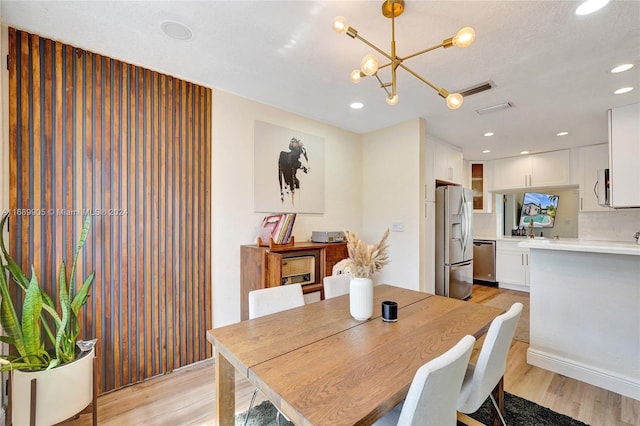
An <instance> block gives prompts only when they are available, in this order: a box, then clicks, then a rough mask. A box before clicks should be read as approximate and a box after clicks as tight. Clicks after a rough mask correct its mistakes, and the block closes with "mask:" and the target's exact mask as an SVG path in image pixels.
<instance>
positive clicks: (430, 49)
mask: <svg viewBox="0 0 640 426" xmlns="http://www.w3.org/2000/svg"><path fill="white" fill-rule="evenodd" d="M441 47H444V44H442V43H440V44H438V45H437V46H433V47H429V48H428V49H424V50H421V51H419V52H416V53H412V54H411V55H408V56H405V57H404V58H400V59H401V60H403V61H404V60H407V59H410V58H415V57H416V56H418V55H422V54H423V53H427V52H431V51H432V50H436V49H439V48H441Z"/></svg>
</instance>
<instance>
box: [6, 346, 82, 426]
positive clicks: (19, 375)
mask: <svg viewBox="0 0 640 426" xmlns="http://www.w3.org/2000/svg"><path fill="white" fill-rule="evenodd" d="M94 357H95V348H91V351H89V352H86V353H84V354H82V356H80V357H79V358H77V359H76V360H74V361H72V362H70V363H68V364H64V365H61V366H59V367H56V368H53V369H51V370H43V371H34V372H25V371H18V370H14V371H12V372H11V375H12V377H11V405H12V410H11V411H12V419H13V424H14V425H28V424H30V417H31V416H30V408H31V397H30V393H31V380H32V379H36V425H38V426H41V425H45V426H46V425H52V424H55V423H59V422H61V421H63V420H66V419H68V418H69V417H72V416H74V415H75V414H77V413H79V412H80V411H82V410H83V409H84V408H85V407H87V406H88V405H89V404H90V403H91V401H92V399H93V358H94Z"/></svg>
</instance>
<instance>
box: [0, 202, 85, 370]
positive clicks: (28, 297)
mask: <svg viewBox="0 0 640 426" xmlns="http://www.w3.org/2000/svg"><path fill="white" fill-rule="evenodd" d="M8 217H9V215H8V214H6V215H5V216H3V217H2V220H0V250H1V251H2V257H3V258H4V262H2V265H1V267H0V296H1V297H2V301H1V302H0V325H1V326H2V329H3V331H4V333H5V335H3V336H0V341H2V342H4V343H7V344H8V345H9V347H10V348H12V349H14V350H12V351H10V354H2V355H0V363H1V366H0V371H7V370H11V369H19V370H24V371H36V370H43V369H50V368H54V367H56V366H58V365H62V364H66V363H68V362H71V361H73V360H74V359H75V357H76V348H75V345H76V340H77V338H78V336H79V335H80V323H79V321H78V314H79V312H80V308H82V306H84V304H85V303H86V302H87V298H88V296H89V290H90V289H91V285H92V283H93V278H94V272H92V273H91V274H89V276H88V277H87V278H86V279H85V280H84V282H83V283H82V285H81V287H80V289H79V290H78V292H77V293H76V292H75V289H76V280H75V276H76V265H77V262H78V256H79V254H80V250H81V249H82V247H83V246H84V244H85V242H86V240H87V236H88V234H89V226H90V223H91V216H89V215H87V216H86V218H85V220H84V223H83V226H82V231H81V233H80V240H79V241H78V245H77V246H76V250H75V253H74V257H73V264H72V266H71V273H70V274H69V280H68V281H67V267H66V264H65V262H64V261H63V262H62V263H61V264H60V268H59V270H58V309H59V311H58V310H57V309H56V306H55V304H54V302H53V300H52V299H51V297H50V296H49V295H48V294H47V293H46V292H45V291H44V290H43V289H42V288H40V286H39V284H38V279H37V277H36V273H35V270H34V268H33V266H32V267H31V278H27V276H26V274H25V273H24V272H23V271H22V269H21V268H20V266H18V264H17V263H16V262H15V261H14V260H13V258H12V257H11V256H10V255H9V252H8V251H7V249H6V246H5V243H4V233H3V232H1V231H2V230H4V228H5V225H6V223H7V219H8ZM7 272H8V275H9V277H10V278H9V279H8V278H7V277H6V275H7V274H6V273H7ZM12 283H15V284H16V285H18V286H19V289H20V290H19V291H22V292H23V293H24V296H23V304H22V310H21V317H20V318H18V314H17V312H16V309H15V306H14V301H13V299H12V298H11V291H10V289H9V285H11V284H12ZM50 324H51V325H52V326H51V325H50Z"/></svg>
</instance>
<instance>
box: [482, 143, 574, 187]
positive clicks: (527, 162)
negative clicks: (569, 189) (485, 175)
mask: <svg viewBox="0 0 640 426" xmlns="http://www.w3.org/2000/svg"><path fill="white" fill-rule="evenodd" d="M570 183H571V153H570V151H569V150H568V149H565V150H560V151H551V152H544V153H541V154H532V155H524V156H520V157H510V158H502V159H498V160H495V161H494V164H493V188H494V191H495V190H500V189H520V188H529V187H545V186H562V185H569V184H570Z"/></svg>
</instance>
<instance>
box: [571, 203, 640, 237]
mask: <svg viewBox="0 0 640 426" xmlns="http://www.w3.org/2000/svg"><path fill="white" fill-rule="evenodd" d="M578 221H579V226H578V236H579V238H584V239H585V240H607V241H626V242H633V241H634V240H633V233H634V232H636V231H640V209H633V210H612V211H608V212H590V213H579V214H578Z"/></svg>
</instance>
